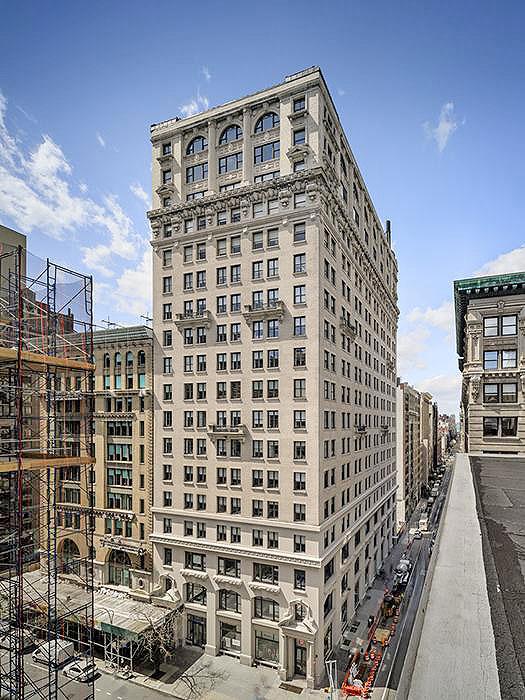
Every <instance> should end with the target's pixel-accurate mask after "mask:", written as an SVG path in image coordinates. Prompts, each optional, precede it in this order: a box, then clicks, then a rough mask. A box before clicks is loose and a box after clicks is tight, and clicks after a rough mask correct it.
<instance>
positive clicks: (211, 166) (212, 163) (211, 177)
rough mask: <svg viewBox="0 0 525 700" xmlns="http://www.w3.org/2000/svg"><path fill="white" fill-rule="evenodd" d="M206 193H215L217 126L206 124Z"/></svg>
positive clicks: (212, 123)
mask: <svg viewBox="0 0 525 700" xmlns="http://www.w3.org/2000/svg"><path fill="white" fill-rule="evenodd" d="M208 192H209V193H210V194H216V193H217V124H216V122H215V120H214V119H211V120H210V121H209V122H208Z"/></svg>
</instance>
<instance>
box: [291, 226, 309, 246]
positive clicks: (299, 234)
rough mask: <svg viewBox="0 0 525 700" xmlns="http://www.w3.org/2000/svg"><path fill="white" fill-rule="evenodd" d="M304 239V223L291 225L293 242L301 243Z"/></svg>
mask: <svg viewBox="0 0 525 700" xmlns="http://www.w3.org/2000/svg"><path fill="white" fill-rule="evenodd" d="M305 240H306V224H305V223H300V224H295V225H294V227H293V242H294V243H302V242H303V241H305Z"/></svg>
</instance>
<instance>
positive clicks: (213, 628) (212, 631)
mask: <svg viewBox="0 0 525 700" xmlns="http://www.w3.org/2000/svg"><path fill="white" fill-rule="evenodd" d="M217 596H218V593H217V592H216V591H215V590H214V589H213V587H212V588H211V589H210V588H208V594H207V596H206V602H207V605H206V607H207V610H206V646H205V647H204V651H205V653H206V654H210V655H211V656H217V654H218V653H219V643H218V640H219V621H218V620H217Z"/></svg>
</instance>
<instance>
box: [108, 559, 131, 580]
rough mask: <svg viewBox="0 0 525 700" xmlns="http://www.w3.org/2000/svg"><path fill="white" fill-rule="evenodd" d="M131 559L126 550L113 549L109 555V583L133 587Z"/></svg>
mask: <svg viewBox="0 0 525 700" xmlns="http://www.w3.org/2000/svg"><path fill="white" fill-rule="evenodd" d="M130 569H131V559H130V558H129V554H127V553H126V552H120V551H119V550H118V549H112V550H111V552H110V554H109V557H108V583H110V584H111V585H113V586H127V587H128V588H129V587H131V574H130Z"/></svg>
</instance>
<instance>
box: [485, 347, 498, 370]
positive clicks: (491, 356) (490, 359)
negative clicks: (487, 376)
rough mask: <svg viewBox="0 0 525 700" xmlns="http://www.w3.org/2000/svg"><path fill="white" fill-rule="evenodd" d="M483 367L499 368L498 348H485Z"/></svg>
mask: <svg viewBox="0 0 525 700" xmlns="http://www.w3.org/2000/svg"><path fill="white" fill-rule="evenodd" d="M483 369H498V351H497V350H485V351H484V352H483Z"/></svg>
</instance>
